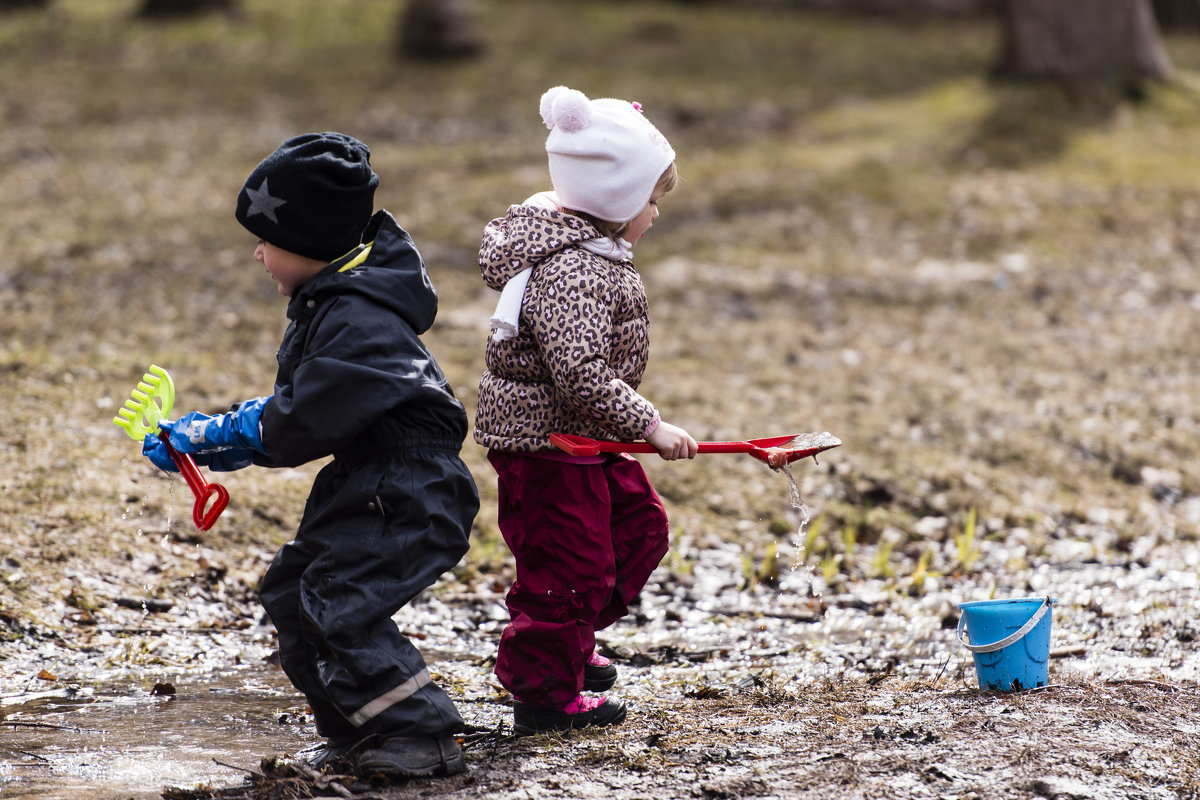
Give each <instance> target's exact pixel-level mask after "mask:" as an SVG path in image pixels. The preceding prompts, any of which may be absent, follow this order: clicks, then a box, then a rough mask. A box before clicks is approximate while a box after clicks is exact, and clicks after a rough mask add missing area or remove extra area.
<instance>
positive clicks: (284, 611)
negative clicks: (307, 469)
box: [259, 442, 479, 737]
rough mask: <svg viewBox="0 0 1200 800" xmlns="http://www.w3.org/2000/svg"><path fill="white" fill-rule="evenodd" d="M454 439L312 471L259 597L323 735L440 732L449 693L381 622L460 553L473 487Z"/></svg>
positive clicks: (445, 727) (472, 509)
mask: <svg viewBox="0 0 1200 800" xmlns="http://www.w3.org/2000/svg"><path fill="white" fill-rule="evenodd" d="M458 449H459V444H458V443H456V442H423V443H410V444H409V445H408V446H406V447H405V448H404V449H402V450H393V451H389V452H387V453H386V454H383V455H375V456H372V457H368V458H362V459H355V458H345V457H343V456H341V455H339V456H337V457H335V459H334V460H333V461H332V462H331V463H329V464H328V465H326V466H325V467H324V468H323V469H322V470H321V471H320V473H319V474H318V475H317V478H316V480H315V482H314V483H313V488H312V492H311V493H310V494H309V498H308V502H307V504H306V506H305V509H304V516H303V518H302V520H301V522H300V526H299V529H298V530H297V533H296V538H295V539H294V540H293V541H292V542H289V543H288V544H286V545H284V546H283V548H282V549H280V551H279V553H278V554H277V555H276V556H275V559H274V561H273V562H272V563H271V566H270V567H269V568H268V569H267V572H266V574H265V575H264V577H263V582H262V586H261V588H260V590H259V596H260V598H261V600H262V604H263V607H264V608H265V609H266V611H267V614H268V615H269V616H270V618H271V621H272V622H274V624H275V628H276V630H277V631H278V634H279V660H280V662H281V664H282V666H283V669H284V672H286V673H287V675H288V678H289V679H290V680H291V682H292V684H293V685H294V686H295V687H296V688H297V689H299V690H300V691H301V692H303V693H304V695H305V698H306V699H307V701H308V704H309V706H310V707H311V708H312V710H313V714H314V715H315V717H316V723H317V730H318V731H319V732H320V733H321V734H322V735H324V736H327V737H330V736H336V737H362V736H368V735H372V734H378V735H384V736H400V735H403V736H444V735H447V734H451V733H456V732H459V731H461V729H462V725H463V720H462V717H460V716H459V713H458V710H457V709H456V708H455V706H454V703H453V701H452V700H451V699H450V698H449V697H448V696H447V695H446V693H445V692H444V691H442V689H441V688H440V687H438V686H437V685H436V684H434V683H433V682H432V681H431V680H430V677H429V671H428V669H427V668H426V665H425V660H424V659H423V658H422V657H421V654H420V652H418V650H417V648H416V647H414V646H413V644H412V642H410V641H409V640H408V638H407V637H406V636H404V635H403V634H402V633H401V632H400V629H399V627H398V626H397V625H396V623H395V621H393V619H392V615H394V614H395V613H396V612H397V611H399V610H400V609H401V608H402V607H403V606H405V605H407V604H408V603H409V602H410V601H411V600H412V599H413V598H414V597H415V596H416V595H417V594H418V593H419V592H420V591H421V590H423V589H425V588H427V587H428V586H430V585H432V584H433V583H434V582H435V581H436V580H437V579H438V577H439V576H440V575H442V574H443V573H445V572H446V571H448V570H450V569H452V568H453V567H454V565H455V564H457V563H458V561H459V559H461V558H462V556H463V555H464V554H465V553H466V552H467V547H468V536H469V533H470V529H471V523H472V521H473V520H474V518H475V514H476V512H477V511H478V510H479V494H478V491H477V490H476V487H475V482H474V480H473V479H472V478H471V474H470V472H469V471H468V470H467V467H466V465H465V464H463V462H462V460H461V459H460V458H459V456H458Z"/></svg>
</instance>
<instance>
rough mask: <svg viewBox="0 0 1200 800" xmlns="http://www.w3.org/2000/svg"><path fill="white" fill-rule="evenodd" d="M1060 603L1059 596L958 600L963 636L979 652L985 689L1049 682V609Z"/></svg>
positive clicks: (977, 669)
mask: <svg viewBox="0 0 1200 800" xmlns="http://www.w3.org/2000/svg"><path fill="white" fill-rule="evenodd" d="M1057 602H1058V600H1057V598H1054V597H1021V598H1017V599H1014V600H976V601H973V602H970V603H959V604H958V607H959V609H960V610H961V611H962V615H961V616H959V618H958V640H959V642H961V643H962V646H963V647H965V648H967V649H968V650H970V651H971V653H972V654H973V655H974V656H975V673H976V675H977V676H978V677H979V686H980V688H982V689H995V690H997V691H1001V692H1017V691H1020V690H1022V689H1034V688H1036V687H1038V686H1045V685H1046V683H1047V682H1048V680H1049V677H1050V675H1049V673H1050V622H1051V619H1052V617H1053V612H1052V611H1051V610H1050V607H1051V606H1052V605H1054V604H1055V603H1057ZM964 631H966V633H967V636H968V637H969V638H970V643H968V642H967V640H966V639H964V638H963V632H964Z"/></svg>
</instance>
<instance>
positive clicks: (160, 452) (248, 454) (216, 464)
mask: <svg viewBox="0 0 1200 800" xmlns="http://www.w3.org/2000/svg"><path fill="white" fill-rule="evenodd" d="M142 455H144V456H145V457H146V458H148V459H150V461H151V463H153V464H154V466H156V467H158V468H159V469H161V470H163V471H164V472H179V467H178V466H176V465H175V459H173V458H171V454H170V453H169V452H167V446H166V445H165V444H163V440H162V439H160V438H158V437H157V436H155V435H154V434H152V433H148V434H146V439H145V440H144V441H143V442H142ZM192 461H195V462H196V466H199V467H208V468H209V469H211V470H212V471H213V472H233V471H234V470H237V469H242V468H243V467H248V466H250V465H251V464H253V463H254V454H253V452H252V451H250V450H246V449H244V448H240V447H235V448H232V449H230V450H219V451H217V452H215V453H196V454H195V455H193V456H192Z"/></svg>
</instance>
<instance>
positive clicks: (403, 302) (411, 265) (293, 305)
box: [287, 211, 438, 335]
mask: <svg viewBox="0 0 1200 800" xmlns="http://www.w3.org/2000/svg"><path fill="white" fill-rule="evenodd" d="M363 241H364V242H366V243H368V244H370V246H371V251H370V253H368V254H367V257H366V259H365V260H364V261H363V262H362V263H361V264H358V265H356V266H352V267H349V268H347V264H349V263H351V262H352V260H353V256H354V255H358V253H357V252H356V253H353V254H351V255H350V256H345V257H343V258H340V259H338V260H337V261H334V262H333V263H332V264H330V265H329V266H328V267H326V268H325V269H323V270H322V271H321V272H319V273H317V275H316V276H315V277H314V278H313V279H312V280H310V281H308V282H307V283H305V284H304V285H303V286H301V287H300V289H299V291H297V292H296V294H295V296H294V297H292V299H291V302H290V303H288V312H287V315H288V318H289V319H296V317H297V314H298V313H300V309H302V308H304V307H307V306H308V304H309V302H310V301H316V300H319V299H320V298H321V297H322V296H323V295H327V294H348V293H357V294H360V295H362V296H364V297H366V298H368V299H370V300H371V301H372V302H374V303H378V304H379V305H381V306H384V307H386V308H388V309H391V310H392V311H394V312H395V313H396V314H398V315H399V316H401V317H403V318H404V320H405V321H406V322H407V323H408V324H409V325H411V326H412V328H413V330H414V331H416V332H417V334H418V335H420V334H422V333H425V332H426V331H427V330H429V328H430V327H431V326H432V325H433V321H434V318H436V317H437V308H438V298H437V290H435V289H434V288H433V282H432V281H431V280H430V279H429V273H428V272H427V271H426V269H425V262H424V260H422V258H421V254H420V253H418V252H417V248H416V245H415V244H413V240H412V237H411V236H409V235H408V232H407V231H406V230H404V229H403V228H401V227H400V225H399V224H398V223H397V222H396V220H395V218H393V217H392V215H391V214H389V213H388V212H387V211H378V212H376V213H375V216H373V217H372V218H371V222H370V223H369V224H368V225H367V228H366V230H365V231H364V232H363Z"/></svg>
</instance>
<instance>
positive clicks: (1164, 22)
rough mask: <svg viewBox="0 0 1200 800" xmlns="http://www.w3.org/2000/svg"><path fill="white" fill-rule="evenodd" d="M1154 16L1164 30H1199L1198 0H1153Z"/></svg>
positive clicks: (1199, 5)
mask: <svg viewBox="0 0 1200 800" xmlns="http://www.w3.org/2000/svg"><path fill="white" fill-rule="evenodd" d="M1154 16H1155V17H1157V18H1158V24H1159V25H1160V26H1162V29H1163V30H1164V31H1174V30H1188V31H1194V30H1200V0H1154Z"/></svg>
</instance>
